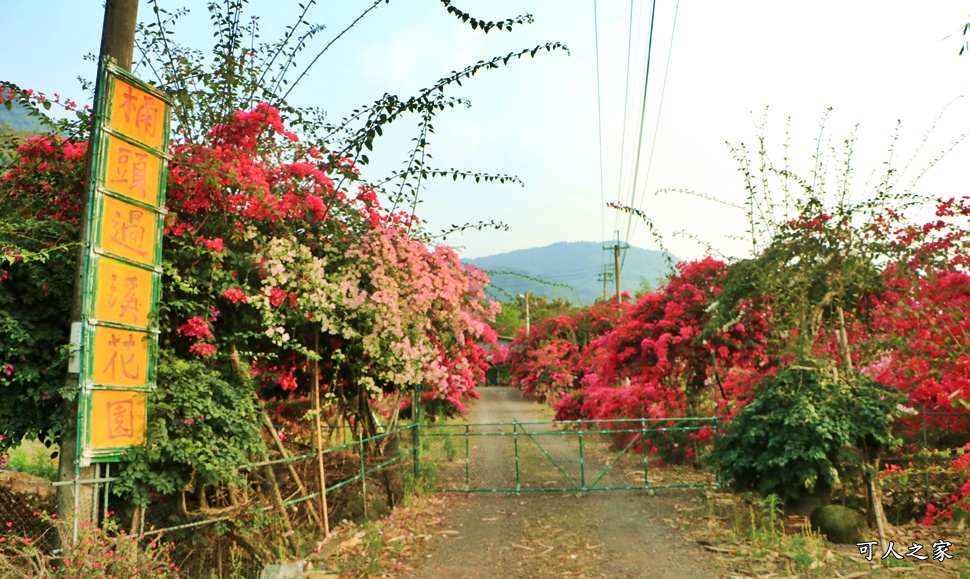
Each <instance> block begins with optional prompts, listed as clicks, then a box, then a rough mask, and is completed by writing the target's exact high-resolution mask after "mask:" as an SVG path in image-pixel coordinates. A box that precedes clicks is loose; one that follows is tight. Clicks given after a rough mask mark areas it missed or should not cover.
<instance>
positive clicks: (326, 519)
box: [312, 333, 330, 538]
mask: <svg viewBox="0 0 970 579" xmlns="http://www.w3.org/2000/svg"><path fill="white" fill-rule="evenodd" d="M313 350H314V352H315V353H316V354H317V358H316V359H315V360H313V364H312V367H313V444H314V446H316V451H317V465H318V466H319V468H320V510H321V511H322V512H323V536H324V538H326V537H329V536H330V515H329V514H328V512H327V474H326V470H325V468H324V465H323V428H322V427H321V424H320V363H319V359H320V334H319V333H316V334H315V335H314V336H313Z"/></svg>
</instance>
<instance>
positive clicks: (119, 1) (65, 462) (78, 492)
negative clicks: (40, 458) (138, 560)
mask: <svg viewBox="0 0 970 579" xmlns="http://www.w3.org/2000/svg"><path fill="white" fill-rule="evenodd" d="M137 20H138V0H106V2H105V7H104V23H103V25H102V30H101V58H104V57H108V58H110V59H112V60H114V61H115V62H116V63H117V64H118V65H119V66H121V67H122V68H124V69H125V70H131V62H132V57H133V55H134V51H135V24H136V22H137ZM98 76H99V77H100V75H98ZM105 89H106V87H103V86H101V83H100V79H99V82H98V84H97V85H96V86H95V91H94V93H95V94H94V98H95V104H94V106H93V107H92V110H95V111H96V110H97V102H98V99H99V98H100V95H101V92H102V91H103V90H105ZM93 127H94V125H93V119H92V130H93ZM88 151H89V153H88V170H87V172H86V175H87V176H88V177H89V176H90V175H91V166H92V159H91V154H92V153H93V151H94V147H93V146H92V147H89V148H88ZM87 197H88V196H87V194H86V193H84V194H82V195H81V226H80V230H81V231H80V235H81V237H80V239H81V246H80V249H79V250H78V262H77V273H76V275H75V278H74V305H73V311H72V314H71V335H72V342H73V338H74V337H75V336H76V337H78V342H80V327H81V317H82V313H83V306H84V270H85V263H84V260H85V259H86V257H87V254H88V249H89V248H88V247H87V240H88V238H89V237H88V230H89V229H90V227H91V224H90V223H89V222H88V219H87V211H88V210H87V204H88V201H89V200H88V198H87ZM75 347H76V346H75ZM76 355H83V353H80V352H78V353H77V354H76ZM77 372H78V371H77V370H76V369H75V368H73V367H70V368H69V369H68V375H67V380H66V386H67V389H68V391H72V392H75V397H74V399H73V400H67V399H65V400H64V402H63V404H62V406H61V409H62V412H63V416H64V419H65V424H66V428H65V430H64V432H63V433H62V434H61V438H60V440H59V441H58V442H59V447H60V457H59V461H58V479H59V482H60V483H62V484H59V485H58V486H57V512H58V517H60V519H61V520H62V521H70V520H72V519H74V520H75V521H77V520H83V521H90V520H93V519H95V518H96V517H97V514H96V513H94V512H92V511H93V507H92V505H93V504H94V491H95V486H94V485H92V484H86V485H80V484H78V481H79V480H81V479H93V478H95V476H94V474H95V469H96V467H87V468H84V469H80V468H79V467H78V464H77V458H78V457H77V446H78V443H79V441H78V440H77V435H78V432H77V418H78V398H79V396H78V393H79V392H80V382H79V380H80V377H79V374H78V373H77ZM71 482H73V483H74V484H64V483H71ZM75 507H77V512H76V513H75ZM76 524H77V523H75V528H76ZM65 539H69V537H61V540H62V542H63V541H64V540H65Z"/></svg>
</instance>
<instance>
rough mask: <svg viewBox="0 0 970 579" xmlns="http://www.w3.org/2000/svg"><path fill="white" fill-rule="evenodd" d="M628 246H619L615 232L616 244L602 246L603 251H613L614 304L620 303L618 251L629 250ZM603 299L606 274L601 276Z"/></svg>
mask: <svg viewBox="0 0 970 579" xmlns="http://www.w3.org/2000/svg"><path fill="white" fill-rule="evenodd" d="M629 247H630V246H629V245H626V244H625V243H624V244H620V232H619V231H617V232H616V242H615V243H614V244H613V245H604V246H603V249H604V250H612V251H613V275H614V278H613V279H614V280H616V303H620V293H621V285H620V250H621V249H629ZM603 298H604V299H606V274H605V273H604V274H603Z"/></svg>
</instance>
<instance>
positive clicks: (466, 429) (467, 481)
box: [465, 424, 471, 491]
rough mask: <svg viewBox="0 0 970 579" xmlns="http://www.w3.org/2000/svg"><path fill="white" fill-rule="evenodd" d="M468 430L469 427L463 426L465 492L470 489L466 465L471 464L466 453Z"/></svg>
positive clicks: (469, 457)
mask: <svg viewBox="0 0 970 579" xmlns="http://www.w3.org/2000/svg"><path fill="white" fill-rule="evenodd" d="M468 428H469V426H468V425H467V424H466V425H465V491H468V489H470V488H471V486H470V482H469V477H468V464H469V463H470V462H471V456H470V455H469V452H468Z"/></svg>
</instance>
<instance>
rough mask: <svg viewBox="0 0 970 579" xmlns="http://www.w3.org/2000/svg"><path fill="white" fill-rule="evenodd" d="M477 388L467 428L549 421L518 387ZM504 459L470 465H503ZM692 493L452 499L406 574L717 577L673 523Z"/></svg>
mask: <svg viewBox="0 0 970 579" xmlns="http://www.w3.org/2000/svg"><path fill="white" fill-rule="evenodd" d="M479 391H480V392H481V394H482V399H481V400H479V401H477V402H476V403H474V405H473V406H472V408H471V412H470V415H469V417H468V420H469V422H471V423H489V422H491V423H494V422H509V421H511V420H513V419H516V420H519V421H521V422H527V421H541V420H548V412H547V411H545V412H544V411H543V408H542V407H540V406H539V405H537V404H535V403H533V402H530V401H527V400H524V399H522V397H521V394H520V393H519V391H518V390H514V389H511V388H503V387H485V388H480V389H479ZM505 454H507V453H500V452H489V453H481V454H479V455H477V458H476V460H486V461H489V460H495V461H507V460H508V457H507V456H505ZM494 466H495V469H496V470H499V469H501V468H503V465H498V464H497V465H494ZM696 496H697V493H696V491H689V490H679V491H678V490H658V491H656V493H655V494H652V495H651V494H650V493H648V492H646V491H597V492H587V493H561V492H559V493H552V492H548V493H547V492H531V493H525V492H523V493H473V494H455V495H452V496H451V497H450V498H449V505H448V510H447V512H446V514H445V518H446V520H445V525H444V527H443V528H442V531H441V532H439V533H438V534H436V535H435V537H434V539H433V540H432V541H431V543H432V544H431V548H430V551H429V552H428V554H427V555H426V557H425V559H424V561H422V563H421V564H420V565H418V567H417V568H416V569H415V570H414V571H412V572H410V573H409V574H408V575H406V577H408V578H409V579H444V578H452V577H453V578H493V577H501V578H505V577H522V578H535V579H540V578H547V577H548V578H551V577H579V578H582V577H589V578H593V577H607V578H641V577H642V578H651V577H657V578H681V577H683V578H693V577H699V578H704V577H720V576H722V575H723V573H724V571H725V570H724V569H723V568H719V566H718V561H717V560H716V559H715V558H714V557H713V556H712V554H711V553H708V552H706V551H704V550H703V549H701V548H700V547H699V546H698V545H697V544H696V543H695V542H694V541H692V540H691V539H690V538H689V537H688V536H687V535H686V534H685V531H684V528H683V527H682V525H681V524H680V521H679V520H678V519H679V516H680V513H681V512H682V511H683V510H684V509H696V508H697V504H696V503H695V502H692V499H694V498H695V497H696Z"/></svg>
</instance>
